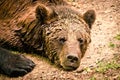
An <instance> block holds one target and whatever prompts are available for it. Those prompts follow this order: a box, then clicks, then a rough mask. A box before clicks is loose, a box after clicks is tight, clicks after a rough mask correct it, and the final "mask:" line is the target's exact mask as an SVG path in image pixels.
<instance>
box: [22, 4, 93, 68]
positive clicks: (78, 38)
mask: <svg viewBox="0 0 120 80" xmlns="http://www.w3.org/2000/svg"><path fill="white" fill-rule="evenodd" d="M94 21H95V12H94V10H88V11H87V12H86V13H84V14H83V15H80V13H79V12H78V11H77V10H76V9H73V8H71V7H70V6H64V5H59V6H49V7H48V6H44V5H39V6H38V7H37V8H36V20H35V22H36V24H35V25H34V24H33V25H32V23H31V25H32V26H30V25H29V27H31V28H30V31H31V33H30V31H29V28H27V29H28V31H29V33H28V34H30V35H27V33H26V36H28V37H25V36H24V38H23V40H24V42H25V40H26V43H27V44H29V45H31V46H33V47H34V48H35V49H36V50H42V51H43V52H44V54H45V55H46V56H47V57H48V58H49V59H50V60H51V61H53V62H54V63H55V64H57V65H60V66H62V67H63V68H64V69H65V70H75V69H77V68H78V67H79V65H80V61H81V58H82V57H83V56H84V54H85V51H86V49H87V47H88V44H89V43H90V42H91V37H90V29H91V26H92V24H93V23H94ZM26 31H27V30H26ZM29 36H31V37H29ZM27 38H28V39H27ZM29 41H30V42H29Z"/></svg>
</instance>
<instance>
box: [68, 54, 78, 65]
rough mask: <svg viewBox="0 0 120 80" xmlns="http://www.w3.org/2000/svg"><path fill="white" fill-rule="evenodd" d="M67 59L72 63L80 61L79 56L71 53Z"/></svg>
mask: <svg viewBox="0 0 120 80" xmlns="http://www.w3.org/2000/svg"><path fill="white" fill-rule="evenodd" d="M67 60H68V61H69V62H71V63H76V62H78V60H79V59H78V56H75V55H71V54H70V55H68V56H67Z"/></svg>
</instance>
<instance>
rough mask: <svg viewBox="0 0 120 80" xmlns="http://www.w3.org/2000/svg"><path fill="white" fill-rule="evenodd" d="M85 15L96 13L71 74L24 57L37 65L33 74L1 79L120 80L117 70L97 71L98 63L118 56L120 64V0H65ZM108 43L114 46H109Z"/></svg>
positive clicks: (0, 77) (34, 57)
mask: <svg viewBox="0 0 120 80" xmlns="http://www.w3.org/2000/svg"><path fill="white" fill-rule="evenodd" d="M68 1H69V2H70V4H71V5H72V6H74V7H76V8H78V9H79V11H80V13H82V14H83V13H84V12H86V11H87V10H89V9H94V10H95V12H96V21H95V24H94V25H93V28H92V30H91V38H92V42H91V44H90V45H89V48H88V50H87V52H86V55H85V56H84V58H83V59H82V61H81V66H80V67H79V68H78V69H77V70H75V71H72V72H68V71H64V70H62V69H61V68H58V67H56V66H55V65H53V64H51V63H50V62H49V61H48V60H46V59H45V58H43V57H40V56H38V55H34V54H24V55H25V56H27V57H28V58H30V59H31V60H33V61H34V62H35V63H36V67H35V68H34V70H33V71H32V72H30V73H29V74H27V75H25V76H23V77H17V78H10V77H7V76H5V75H0V80H120V68H117V69H109V70H107V71H105V72H104V73H100V72H96V71H95V68H96V67H97V66H98V65H97V63H98V62H100V61H106V62H109V61H110V60H112V59H114V58H115V56H117V58H116V60H117V62H118V63H119V64H120V40H117V39H115V38H114V37H115V36H116V35H118V34H120V0H68ZM111 43H112V44H113V46H111Z"/></svg>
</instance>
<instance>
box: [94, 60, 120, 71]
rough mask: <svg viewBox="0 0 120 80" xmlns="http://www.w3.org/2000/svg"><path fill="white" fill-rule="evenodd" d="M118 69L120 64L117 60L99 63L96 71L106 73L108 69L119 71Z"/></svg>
mask: <svg viewBox="0 0 120 80" xmlns="http://www.w3.org/2000/svg"><path fill="white" fill-rule="evenodd" d="M118 68H120V64H119V63H117V62H116V61H115V60H112V61H109V62H99V63H98V67H97V68H96V71H97V72H101V73H104V72H105V71H107V70H108V69H118Z"/></svg>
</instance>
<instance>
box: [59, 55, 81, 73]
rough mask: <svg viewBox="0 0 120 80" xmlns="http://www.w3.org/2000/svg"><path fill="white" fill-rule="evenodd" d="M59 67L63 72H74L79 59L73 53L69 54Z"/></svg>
mask: <svg viewBox="0 0 120 80" xmlns="http://www.w3.org/2000/svg"><path fill="white" fill-rule="evenodd" d="M61 65H62V67H63V68H64V69H65V70H68V71H72V70H75V69H77V68H78V67H79V65H80V58H79V56H78V55H76V54H75V53H69V54H67V55H66V56H65V57H64V60H63V62H62V64H61Z"/></svg>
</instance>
